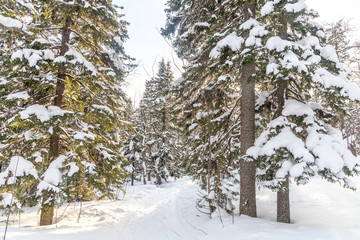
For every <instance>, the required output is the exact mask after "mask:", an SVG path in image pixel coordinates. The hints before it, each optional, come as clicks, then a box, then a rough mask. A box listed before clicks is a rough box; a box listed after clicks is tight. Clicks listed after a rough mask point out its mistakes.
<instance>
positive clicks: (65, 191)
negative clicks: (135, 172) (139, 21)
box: [1, 1, 129, 225]
mask: <svg viewBox="0 0 360 240" xmlns="http://www.w3.org/2000/svg"><path fill="white" fill-rule="evenodd" d="M32 3H34V4H33V6H34V13H32V14H31V16H32V25H31V26H29V28H28V29H27V32H28V33H29V36H26V40H25V41H24V42H23V43H22V44H21V45H18V46H14V49H13V50H12V51H9V52H8V54H6V55H4V56H3V57H2V61H4V63H5V67H3V68H2V70H3V71H2V73H1V76H3V78H5V81H7V83H6V84H4V89H6V91H7V95H6V99H7V104H8V105H6V106H7V108H8V111H7V114H6V116H4V120H5V121H6V123H7V125H5V128H6V129H5V130H6V131H11V132H12V133H13V134H11V135H9V137H8V138H6V139H5V140H4V142H3V143H4V144H9V147H7V148H6V151H3V155H4V161H5V165H7V166H8V168H7V169H6V170H5V171H3V172H2V173H1V174H2V183H3V184H5V185H6V186H9V185H13V183H14V182H16V184H19V183H20V182H22V181H24V177H25V176H32V177H33V178H34V179H35V180H34V181H32V182H29V184H30V183H33V184H31V187H30V188H29V191H30V193H31V194H30V196H32V197H33V198H34V199H35V200H37V201H41V204H42V207H41V219H40V225H49V224H52V221H53V214H54V207H55V204H56V203H57V200H58V199H60V200H62V201H64V200H66V201H84V200H89V199H101V198H105V197H114V194H115V192H114V189H115V187H120V186H121V184H122V183H123V180H124V178H125V177H126V176H127V173H126V171H125V170H124V169H123V161H124V160H123V159H122V158H121V154H120V147H121V145H122V142H123V140H124V138H125V136H127V133H126V131H127V129H128V126H129V123H128V122H127V121H124V120H127V113H126V109H125V107H126V102H127V101H128V100H127V98H126V96H125V94H124V93H123V92H122V89H121V84H122V81H123V78H124V74H125V71H126V66H125V65H124V63H123V62H124V61H127V60H128V59H129V57H128V56H127V55H125V53H124V48H123V45H122V43H123V41H125V40H126V38H127V35H126V25H127V23H126V22H125V21H123V20H121V17H122V15H119V13H118V7H116V6H115V5H113V4H112V2H111V1H92V2H87V1H85V2H84V1H60V2H59V1H32ZM23 160H24V161H26V164H25V163H24V164H21V165H23V166H27V168H26V169H24V170H22V171H21V174H19V173H17V172H16V173H14V171H13V170H12V169H11V166H13V165H14V161H17V162H18V163H19V166H20V163H21V162H24V161H23ZM16 165H18V164H17V163H16ZM30 170H31V171H30ZM34 171H35V172H34ZM35 173H36V174H35ZM14 175H16V176H17V178H16V179H15V181H12V182H11V181H10V179H11V177H12V176H14ZM36 175H37V176H36ZM13 178H15V177H13ZM11 188H12V189H14V187H11Z"/></svg>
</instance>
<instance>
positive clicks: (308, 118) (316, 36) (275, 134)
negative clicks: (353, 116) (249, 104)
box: [248, 0, 360, 223]
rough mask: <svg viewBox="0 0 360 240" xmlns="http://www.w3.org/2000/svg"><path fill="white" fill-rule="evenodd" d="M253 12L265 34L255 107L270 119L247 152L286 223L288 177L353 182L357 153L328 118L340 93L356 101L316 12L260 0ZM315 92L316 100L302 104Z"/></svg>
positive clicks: (357, 92)
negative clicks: (257, 12) (272, 192)
mask: <svg viewBox="0 0 360 240" xmlns="http://www.w3.org/2000/svg"><path fill="white" fill-rule="evenodd" d="M260 12H261V17H259V22H260V23H261V24H262V25H263V26H266V29H267V30H268V32H269V34H266V35H265V36H264V38H263V42H264V52H263V53H264V56H265V58H263V60H262V62H263V65H264V67H263V68H262V69H261V70H262V71H263V76H264V78H263V82H262V84H263V86H262V87H263V89H266V91H264V92H263V93H262V94H261V96H262V98H260V99H259V101H258V106H257V109H259V110H265V109H266V111H265V112H266V113H267V114H268V115H267V116H270V117H271V118H270V119H271V120H270V121H269V122H268V123H267V124H265V126H266V127H265V130H264V131H263V132H262V133H261V134H260V136H259V138H258V139H257V140H256V142H255V146H254V147H252V148H251V149H249V150H248V154H249V155H250V156H252V157H253V158H255V159H256V162H257V166H258V169H259V170H258V179H259V180H260V181H261V182H262V184H263V185H264V186H266V187H269V188H272V189H275V190H277V192H278V210H277V220H278V221H280V222H286V223H289V222H290V201H289V181H290V180H293V181H294V182H296V183H297V184H304V183H306V182H308V180H309V177H310V176H313V175H315V174H319V175H321V176H322V177H324V178H325V179H327V180H328V181H331V182H340V183H342V184H343V186H344V187H349V188H354V185H353V184H352V183H351V181H350V180H349V178H348V176H352V175H353V174H354V173H357V172H358V164H359V163H358V160H357V159H356V157H355V156H353V155H352V153H351V152H350V151H349V150H348V149H347V148H346V144H344V141H343V138H342V135H341V132H339V131H337V130H336V129H334V128H333V127H332V126H331V124H333V123H334V122H335V121H336V120H337V119H336V118H337V117H336V116H339V115H341V114H343V113H344V106H345V105H344V104H345V101H346V99H350V100H359V97H360V89H359V87H358V86H356V85H354V84H352V83H350V82H349V81H348V80H347V79H346V74H345V73H344V71H343V69H342V66H341V64H340V61H339V60H338V57H337V55H336V52H335V50H334V48H333V47H332V46H329V45H326V42H325V39H324V36H325V34H324V31H323V29H322V28H321V27H320V26H319V25H317V24H315V23H313V22H312V21H311V19H312V18H314V17H316V16H317V13H316V12H315V11H313V10H308V9H307V7H306V4H305V3H303V2H301V1H298V0H286V1H265V2H264V4H263V5H262V6H261V8H260ZM319 93H321V96H320V97H318V98H317V100H318V103H310V102H309V101H311V100H314V99H316V98H315V96H319ZM265 112H262V114H263V115H264V114H265ZM265 122H266V121H265Z"/></svg>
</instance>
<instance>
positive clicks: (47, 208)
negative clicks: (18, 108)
mask: <svg viewBox="0 0 360 240" xmlns="http://www.w3.org/2000/svg"><path fill="white" fill-rule="evenodd" d="M71 22H72V21H71V18H70V17H69V16H67V17H66V20H65V26H64V27H63V29H62V41H61V49H60V56H64V55H65V53H66V52H67V51H68V50H69V47H68V44H69V40H70V33H71V30H70V25H71ZM65 82H66V73H65V66H64V65H63V66H60V68H59V71H58V81H57V85H56V97H55V98H54V105H55V106H57V107H60V108H61V107H62V104H63V98H64V91H65ZM59 132H60V129H59V127H58V126H56V127H54V133H53V135H52V136H51V137H50V154H51V155H50V156H51V157H50V159H52V160H54V159H56V158H57V157H58V156H59V154H60V135H59ZM53 195H54V193H53V192H51V191H43V201H42V204H41V214H40V226H45V225H51V224H52V223H53V216H54V203H53V202H51V201H50V202H47V201H48V199H49V198H51V197H54V196H53Z"/></svg>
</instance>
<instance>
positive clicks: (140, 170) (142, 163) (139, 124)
mask: <svg viewBox="0 0 360 240" xmlns="http://www.w3.org/2000/svg"><path fill="white" fill-rule="evenodd" d="M131 116H132V118H131V119H132V121H131V122H133V123H135V124H136V126H135V128H134V132H133V133H131V134H130V136H129V137H128V139H127V141H126V142H125V143H124V147H123V148H122V155H123V156H124V157H126V159H127V160H128V162H129V164H130V165H129V166H128V168H129V169H128V171H129V172H130V173H131V185H132V186H133V185H134V181H135V180H137V181H142V182H143V183H144V184H147V181H146V177H147V175H146V159H147V149H146V145H145V131H146V129H145V125H146V123H145V122H144V118H143V117H142V116H141V113H140V111H133V112H132V115H131Z"/></svg>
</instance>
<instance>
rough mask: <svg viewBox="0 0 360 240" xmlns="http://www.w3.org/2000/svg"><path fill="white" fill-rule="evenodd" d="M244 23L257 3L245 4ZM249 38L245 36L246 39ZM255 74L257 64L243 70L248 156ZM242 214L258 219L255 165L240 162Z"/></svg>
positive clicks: (244, 145) (243, 137) (244, 142)
mask: <svg viewBox="0 0 360 240" xmlns="http://www.w3.org/2000/svg"><path fill="white" fill-rule="evenodd" d="M242 12H243V14H244V18H245V19H244V21H247V20H248V19H250V18H251V17H252V15H253V14H254V13H255V3H254V2H250V3H246V4H244V8H243V9H242ZM248 36H249V34H248V33H246V34H244V38H247V37H248ZM254 73H255V63H254V61H251V62H249V63H246V64H245V65H244V66H242V69H241V76H240V82H241V113H240V119H241V135H240V143H241V146H240V154H241V156H242V157H243V156H245V155H246V151H247V150H248V149H249V148H250V147H252V146H253V145H254V142H255V83H254V82H253V81H251V79H250V77H251V76H252V75H253V74H254ZM240 214H245V215H247V216H250V217H256V215H257V214H256V187H255V164H254V163H250V162H246V161H244V159H243V158H242V159H241V161H240Z"/></svg>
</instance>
